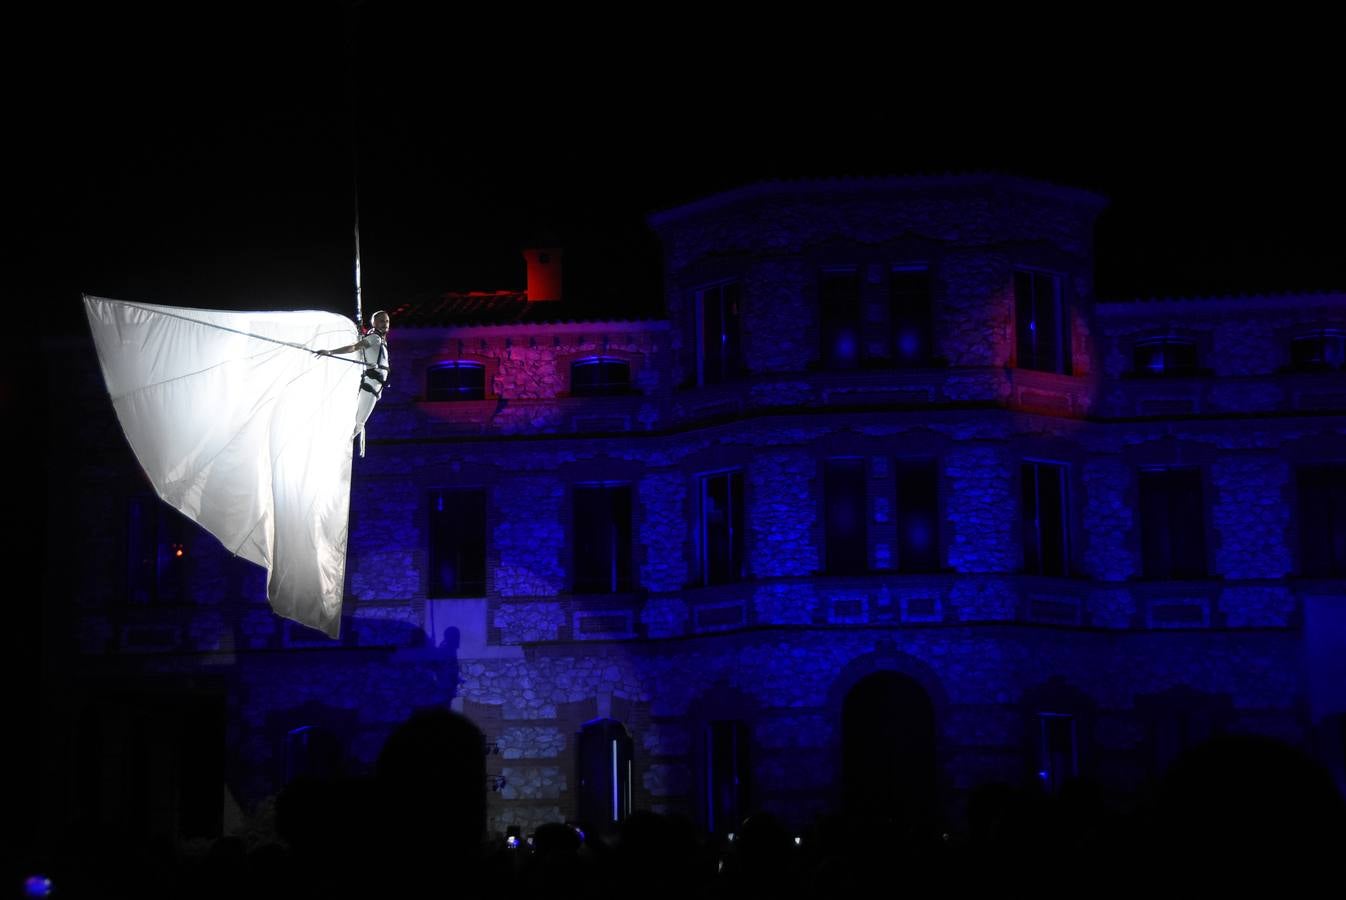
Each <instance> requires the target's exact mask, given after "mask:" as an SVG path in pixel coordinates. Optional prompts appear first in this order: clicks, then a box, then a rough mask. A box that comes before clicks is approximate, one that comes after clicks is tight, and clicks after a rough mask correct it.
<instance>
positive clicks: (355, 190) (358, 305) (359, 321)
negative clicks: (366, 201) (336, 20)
mask: <svg viewBox="0 0 1346 900" xmlns="http://www.w3.org/2000/svg"><path fill="white" fill-rule="evenodd" d="M357 6H359V0H351V2H350V4H349V5H348V6H347V8H346V92H347V94H348V96H349V97H350V105H351V195H352V199H353V203H354V220H355V325H356V327H357V328H363V327H364V322H365V316H364V308H363V301H364V297H363V296H362V293H361V288H360V118H359V106H360V104H359V98H358V96H357V94H356V90H355V8H356V7H357Z"/></svg>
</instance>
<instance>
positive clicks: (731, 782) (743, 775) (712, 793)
mask: <svg viewBox="0 0 1346 900" xmlns="http://www.w3.org/2000/svg"><path fill="white" fill-rule="evenodd" d="M705 737H706V747H705V750H706V753H705V761H704V763H703V768H704V770H705V783H704V790H705V799H704V803H705V808H706V821H705V827H706V831H707V833H709V834H723V833H725V832H728V831H733V830H734V829H736V828H737V827H738V825H739V823H741V822H742V821H743V817H744V816H745V815H747V813H748V810H749V806H748V803H749V801H748V780H749V773H750V772H751V767H750V766H749V765H748V726H747V724H746V723H744V722H742V721H739V720H737V719H732V720H726V721H718V722H710V723H708V724H707V725H706V735H705Z"/></svg>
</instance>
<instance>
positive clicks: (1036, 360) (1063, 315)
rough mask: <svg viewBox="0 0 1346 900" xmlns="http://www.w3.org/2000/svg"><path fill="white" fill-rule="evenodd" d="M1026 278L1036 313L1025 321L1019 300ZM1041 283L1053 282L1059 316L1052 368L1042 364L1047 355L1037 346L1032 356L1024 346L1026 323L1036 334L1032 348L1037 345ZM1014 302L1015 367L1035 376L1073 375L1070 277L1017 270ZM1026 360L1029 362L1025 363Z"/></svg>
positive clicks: (1048, 271)
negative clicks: (1047, 374)
mask: <svg viewBox="0 0 1346 900" xmlns="http://www.w3.org/2000/svg"><path fill="white" fill-rule="evenodd" d="M1020 276H1025V277H1027V278H1029V279H1030V284H1031V285H1032V287H1033V290H1032V297H1031V300H1032V310H1031V311H1030V314H1029V317H1028V319H1027V320H1025V317H1024V315H1023V311H1022V308H1021V306H1020V296H1019V278H1020ZM1039 279H1050V281H1051V284H1052V286H1053V292H1052V293H1053V298H1052V300H1053V306H1054V312H1055V322H1056V326H1055V332H1056V334H1055V340H1054V346H1053V347H1052V360H1051V365H1043V364H1041V360H1042V356H1043V353H1042V351H1041V350H1040V349H1038V348H1037V347H1036V346H1033V347H1032V348H1031V352H1030V353H1028V354H1025V353H1024V352H1023V350H1024V343H1025V336H1024V334H1023V332H1022V329H1023V327H1024V323H1025V321H1027V327H1028V330H1029V332H1031V334H1032V339H1030V340H1029V343H1030V344H1033V345H1036V343H1037V340H1036V339H1037V320H1038V318H1039V316H1038V313H1037V310H1038V307H1039V303H1038V300H1037V296H1038V291H1037V283H1038V280H1039ZM1010 288H1011V290H1010V293H1011V300H1012V303H1013V315H1014V367H1015V368H1016V369H1028V370H1030V371H1034V372H1050V373H1053V374H1057V375H1071V374H1073V370H1074V366H1073V361H1072V358H1071V347H1070V340H1071V315H1070V303H1069V301H1068V300H1067V297H1066V277H1065V275H1064V273H1062V272H1059V271H1054V270H1051V269H1039V268H1034V267H1032V266H1015V267H1014V270H1013V277H1012V278H1011V285H1010ZM1025 356H1027V357H1028V359H1027V360H1026V359H1025Z"/></svg>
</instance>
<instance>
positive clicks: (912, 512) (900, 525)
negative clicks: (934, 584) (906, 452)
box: [893, 459, 939, 572]
mask: <svg viewBox="0 0 1346 900" xmlns="http://www.w3.org/2000/svg"><path fill="white" fill-rule="evenodd" d="M893 474H894V478H895V480H896V482H897V507H896V509H897V569H898V571H899V572H938V571H939V465H938V463H936V462H935V460H933V459H930V460H898V461H897V464H896V465H895V466H894V471H893Z"/></svg>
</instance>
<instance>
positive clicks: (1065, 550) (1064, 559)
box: [1019, 457, 1074, 578]
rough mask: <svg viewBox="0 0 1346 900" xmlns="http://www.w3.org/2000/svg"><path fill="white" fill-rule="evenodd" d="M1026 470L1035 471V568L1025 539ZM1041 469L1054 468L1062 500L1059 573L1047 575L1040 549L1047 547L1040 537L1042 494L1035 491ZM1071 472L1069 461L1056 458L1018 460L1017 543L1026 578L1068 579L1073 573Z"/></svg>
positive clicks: (1026, 529) (1043, 556) (1039, 481)
mask: <svg viewBox="0 0 1346 900" xmlns="http://www.w3.org/2000/svg"><path fill="white" fill-rule="evenodd" d="M1029 467H1032V469H1033V472H1034V488H1035V490H1034V493H1033V501H1034V503H1033V507H1034V524H1033V538H1034V546H1035V547H1036V548H1037V557H1038V561H1037V565H1036V566H1033V565H1031V561H1030V559H1029V540H1028V539H1029V532H1028V527H1029V526H1028V510H1027V509H1025V508H1024V503H1025V501H1026V499H1027V496H1028V493H1027V492H1028V485H1027V484H1026V483H1025V480H1024V474H1025V470H1027V469H1028V468H1029ZM1042 467H1051V468H1054V469H1056V470H1057V472H1058V475H1059V478H1060V488H1061V501H1060V503H1061V541H1060V556H1061V571H1059V572H1048V571H1045V569H1046V568H1047V566H1046V557H1047V554H1046V553H1045V552H1044V551H1043V548H1044V547H1045V546H1046V542H1045V541H1044V540H1043V535H1042V515H1041V505H1042V495H1041V491H1040V490H1038V489H1036V488H1038V487H1039V486H1040V484H1041V479H1040V470H1041V468H1042ZM1070 472H1071V468H1070V463H1068V462H1062V461H1061V460H1056V459H1041V458H1037V457H1024V458H1023V459H1021V460H1020V461H1019V504H1020V507H1019V526H1020V529H1021V532H1022V533H1021V535H1020V542H1019V543H1020V548H1021V550H1022V551H1023V571H1024V573H1025V574H1028V575H1041V576H1045V577H1055V578H1069V577H1070V576H1071V574H1072V572H1073V570H1074V566H1073V565H1072V562H1071V550H1072V543H1073V542H1072V541H1071V533H1070V529H1071V515H1070V504H1071V491H1070V478H1071V475H1070Z"/></svg>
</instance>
